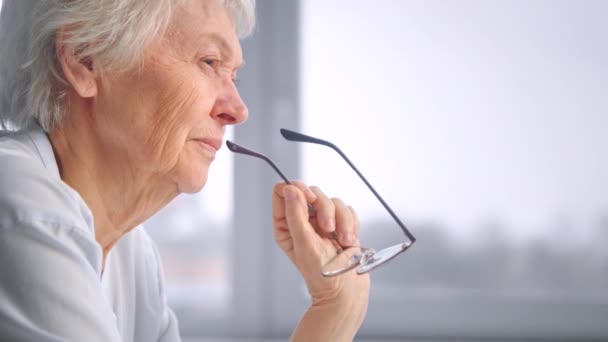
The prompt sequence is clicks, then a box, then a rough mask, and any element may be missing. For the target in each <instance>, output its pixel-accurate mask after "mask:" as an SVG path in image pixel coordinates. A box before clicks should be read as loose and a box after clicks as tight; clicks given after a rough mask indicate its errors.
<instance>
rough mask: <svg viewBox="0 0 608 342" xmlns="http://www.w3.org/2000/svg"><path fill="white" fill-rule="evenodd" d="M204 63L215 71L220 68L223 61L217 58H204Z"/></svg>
mask: <svg viewBox="0 0 608 342" xmlns="http://www.w3.org/2000/svg"><path fill="white" fill-rule="evenodd" d="M202 62H203V63H205V64H207V65H208V66H210V67H212V68H214V69H215V68H217V67H219V66H220V64H221V61H220V60H219V59H217V58H203V60H202Z"/></svg>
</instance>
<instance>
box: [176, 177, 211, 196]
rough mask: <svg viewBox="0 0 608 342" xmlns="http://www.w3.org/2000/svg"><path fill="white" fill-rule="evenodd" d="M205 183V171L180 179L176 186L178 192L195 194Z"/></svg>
mask: <svg viewBox="0 0 608 342" xmlns="http://www.w3.org/2000/svg"><path fill="white" fill-rule="evenodd" d="M205 184H207V172H200V173H197V174H196V175H192V176H191V177H187V178H186V179H182V181H181V182H178V188H179V192H180V193H184V194H195V193H197V192H200V191H201V190H203V188H204V187H205Z"/></svg>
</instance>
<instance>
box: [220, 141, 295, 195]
mask: <svg viewBox="0 0 608 342" xmlns="http://www.w3.org/2000/svg"><path fill="white" fill-rule="evenodd" d="M226 146H228V149H229V150H230V151H232V152H234V153H240V154H246V155H248V156H252V157H257V158H260V159H263V160H265V161H266V162H267V163H268V164H269V165H270V166H271V167H272V168H273V169H274V170H275V171H276V172H277V173H278V174H279V176H281V178H283V180H284V181H285V183H287V184H291V182H290V181H289V179H287V177H285V175H284V174H283V172H281V170H279V168H278V167H277V166H276V165H275V164H274V163H273V162H272V160H270V158H268V157H266V156H265V155H263V154H261V153H258V152H255V151H252V150H249V149H247V148H245V147H243V146H240V145H237V144H235V143H233V142H232V141H230V140H226Z"/></svg>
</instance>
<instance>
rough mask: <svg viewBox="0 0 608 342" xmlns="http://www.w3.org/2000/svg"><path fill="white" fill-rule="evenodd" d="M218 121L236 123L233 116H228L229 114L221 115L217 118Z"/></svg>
mask: <svg viewBox="0 0 608 342" xmlns="http://www.w3.org/2000/svg"><path fill="white" fill-rule="evenodd" d="M217 117H218V118H219V119H220V120H222V121H224V122H226V123H229V124H231V123H234V122H236V119H235V118H234V116H232V115H230V114H226V113H221V114H219V115H218V116H217Z"/></svg>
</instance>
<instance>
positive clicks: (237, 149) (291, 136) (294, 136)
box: [226, 128, 416, 276]
mask: <svg viewBox="0 0 608 342" xmlns="http://www.w3.org/2000/svg"><path fill="white" fill-rule="evenodd" d="M280 132H281V135H282V136H283V138H285V139H287V140H289V141H296V142H306V143H313V144H319V145H324V146H327V147H329V148H331V149H333V150H334V151H336V152H337V153H338V154H339V155H340V156H341V157H342V159H344V160H345V161H346V163H348V165H349V166H350V167H351V168H352V169H353V170H354V171H355V172H356V173H357V175H358V176H359V178H361V180H362V181H363V182H364V183H365V185H367V187H368V189H369V190H370V191H371V192H372V193H373V194H374V196H376V198H377V199H378V201H380V203H381V204H382V206H383V207H384V209H386V211H388V213H389V214H390V215H391V217H392V218H393V220H395V222H396V223H397V225H398V226H399V228H401V230H402V231H403V233H404V234H405V236H406V237H407V238H408V240H409V242H408V243H406V244H407V245H406V244H404V248H403V250H402V251H405V249H407V248H409V247H410V246H411V245H412V244H413V243H414V242H415V241H416V238H415V237H414V235H413V234H412V233H410V231H409V230H408V229H407V227H406V226H405V224H403V222H401V220H400V219H399V217H397V215H396V214H395V212H394V211H393V210H392V209H391V207H390V206H389V205H388V204H387V203H386V201H384V199H383V198H382V197H381V196H380V194H378V192H377V191H376V189H374V187H373V186H372V185H371V184H370V183H369V181H368V180H367V179H366V178H365V176H363V174H362V173H361V172H360V171H359V169H357V167H356V166H355V165H354V164H353V163H352V162H351V161H350V159H349V158H348V157H347V156H346V155H345V154H344V152H342V150H340V149H339V148H338V147H337V146H336V145H335V144H333V143H331V142H329V141H327V140H323V139H319V138H315V137H311V136H308V135H305V134H302V133H298V132H295V131H291V130H288V129H285V128H281V130H280ZM226 146H228V149H230V151H232V152H234V153H240V154H245V155H248V156H252V157H256V158H259V159H262V160H264V161H266V162H267V163H268V164H269V165H270V166H271V167H272V168H273V169H274V170H275V172H276V173H277V174H278V175H279V176H280V177H281V178H282V179H283V181H285V183H287V184H291V182H290V181H289V179H288V178H287V177H286V176H285V175H284V174H283V172H281V170H280V169H279V168H278V167H277V166H276V164H275V163H274V162H273V161H272V160H271V159H270V158H268V157H267V156H265V155H263V154H262V153H259V152H255V151H253V150H250V149H248V148H245V147H243V146H239V145H237V144H235V143H234V142H232V141H229V140H227V141H226ZM364 253H365V251H364ZM372 253H373V252H372ZM399 253H401V252H399ZM399 253H397V254H399ZM397 254H395V255H394V256H396V255H397ZM394 256H391V257H389V258H388V259H387V260H384V261H382V262H381V263H380V264H383V263H385V262H386V261H388V260H390V259H392V258H393V257H394ZM364 259H365V258H362V259H361V260H364ZM372 259H373V256H372V257H371V259H369V260H372ZM358 262H359V261H357V263H358ZM354 266H356V264H355V265H354ZM354 266H353V267H354ZM375 267H376V266H374V267H371V268H370V269H368V270H366V271H362V272H358V273H360V274H361V273H366V272H369V271H370V270H371V269H373V268H375ZM343 272H344V271H340V272H336V273H328V274H324V275H326V276H333V275H337V274H340V273H343Z"/></svg>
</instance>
